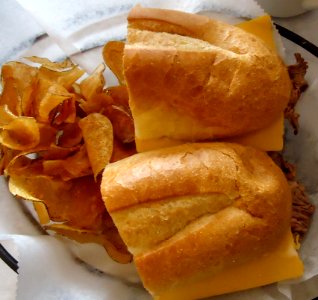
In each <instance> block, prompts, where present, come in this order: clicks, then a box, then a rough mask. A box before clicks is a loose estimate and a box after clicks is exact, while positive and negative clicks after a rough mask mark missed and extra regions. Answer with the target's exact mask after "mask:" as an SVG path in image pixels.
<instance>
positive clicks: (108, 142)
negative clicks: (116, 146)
mask: <svg viewBox="0 0 318 300" xmlns="http://www.w3.org/2000/svg"><path fill="white" fill-rule="evenodd" d="M79 127H80V128H81V130H82V133H83V138H84V141H85V145H86V149H87V153H88V158H89V161H90V163H91V166H92V169H93V173H94V177H95V178H96V177H97V175H98V174H99V173H100V172H101V171H102V170H103V169H104V168H105V166H106V165H107V164H108V163H109V160H110V158H111V156H112V152H113V127H112V123H111V122H110V121H109V119H108V118H107V117H105V116H104V115H102V114H99V113H93V114H90V115H88V116H87V117H85V118H83V119H81V120H80V121H79Z"/></svg>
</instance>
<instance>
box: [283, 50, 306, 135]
mask: <svg viewBox="0 0 318 300" xmlns="http://www.w3.org/2000/svg"><path fill="white" fill-rule="evenodd" d="M295 58H296V64H294V65H290V66H288V73H289V77H290V79H291V82H292V91H291V95H290V99H289V102H288V106H287V107H286V109H285V118H286V119H287V120H288V121H289V122H290V124H291V126H292V127H293V128H294V133H295V134H297V133H298V128H299V124H298V118H299V114H298V113H296V111H295V106H296V104H297V102H298V100H299V98H300V96H301V94H302V93H303V92H304V91H305V90H306V88H307V87H308V84H307V81H306V80H305V74H306V72H307V69H308V64H307V62H306V61H305V60H304V59H303V58H302V57H301V55H300V54H299V53H295Z"/></svg>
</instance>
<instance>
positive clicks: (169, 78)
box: [123, 6, 291, 152]
mask: <svg viewBox="0 0 318 300" xmlns="http://www.w3.org/2000/svg"><path fill="white" fill-rule="evenodd" d="M240 27H242V28H243V29H242V28H238V27H235V26H232V25H229V24H226V23H223V22H220V21H217V20H212V19H209V18H208V17H205V16H199V15H193V14H187V13H183V12H178V11H171V10H162V9H150V8H142V7H140V6H136V7H135V8H134V9H132V11H131V12H130V14H129V16H128V35H127V43H126V45H125V48H124V57H123V66H124V76H125V81H126V84H127V87H128V92H129V102H130V103H129V104H130V108H131V111H132V115H133V118H134V124H135V139H136V145H137V150H138V151H139V152H142V151H146V150H151V149H157V148H161V147H165V146H172V145H176V144H182V143H184V142H195V141H206V140H220V139H222V140H227V141H235V142H238V143H242V144H246V145H252V146H255V147H258V148H260V149H262V150H265V151H275V150H281V149H282V147H283V112H284V109H285V108H286V106H287V103H288V100H289V97H290V92H291V83H290V79H289V76H288V72H287V68H286V66H285V65H284V63H283V61H282V60H281V58H280V57H279V55H278V54H277V52H276V50H275V43H274V40H273V34H272V24H271V21H270V18H269V17H268V16H264V17H261V18H259V19H257V20H252V21H250V22H249V23H244V24H241V25H240ZM248 31H250V32H252V33H253V34H252V33H249V32H248Z"/></svg>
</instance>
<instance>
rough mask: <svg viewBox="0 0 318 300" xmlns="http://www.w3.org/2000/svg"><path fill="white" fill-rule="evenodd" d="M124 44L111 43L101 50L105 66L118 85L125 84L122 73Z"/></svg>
mask: <svg viewBox="0 0 318 300" xmlns="http://www.w3.org/2000/svg"><path fill="white" fill-rule="evenodd" d="M124 47H125V43H124V42H119V41H111V42H108V43H107V44H106V45H105V46H104V48H103V58H104V61H105V63H106V65H107V66H108V67H109V68H110V69H111V70H112V72H113V73H114V74H115V76H116V77H117V79H118V81H119V83H120V84H125V77H124V72H123V56H124Z"/></svg>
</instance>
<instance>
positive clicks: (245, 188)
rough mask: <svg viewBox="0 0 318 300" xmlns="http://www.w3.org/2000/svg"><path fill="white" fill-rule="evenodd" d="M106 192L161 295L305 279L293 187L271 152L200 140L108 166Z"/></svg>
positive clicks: (190, 295) (141, 269) (149, 285)
mask: <svg viewBox="0 0 318 300" xmlns="http://www.w3.org/2000/svg"><path fill="white" fill-rule="evenodd" d="M101 192H102V197H103V200H104V202H105V205H106V208H107V210H108V212H109V213H110V215H111V217H112V218H113V220H114V223H115V225H116V226H117V228H118V230H119V233H120V235H121V237H122V239H123V241H124V242H125V243H126V245H127V247H128V249H129V251H130V252H131V253H132V254H133V256H134V262H135V264H136V267H137V270H138V273H139V275H140V277H141V279H142V281H143V284H144V286H145V288H146V289H147V290H148V291H149V292H150V293H151V294H152V296H153V297H154V298H155V299H174V300H175V299H198V298H204V297H208V296H213V295H219V294H224V293H230V292H234V291H239V290H245V289H249V288H253V287H258V286H263V285H266V284H270V283H273V282H277V281H281V280H285V279H290V278H295V277H299V276H301V275H302V274H303V264H302V262H301V260H300V258H299V257H298V254H297V251H296V250H295V247H294V242H293V238H292V235H291V231H290V222H291V192H290V189H289V186H288V183H287V181H286V179H285V176H284V174H283V173H282V171H281V170H280V169H279V168H278V167H277V166H276V165H275V163H274V162H273V161H272V160H271V159H270V158H269V157H268V156H267V154H266V153H264V152H262V151H260V150H257V149H255V148H252V147H246V146H241V145H238V144H233V143H202V144H201V143H193V144H183V145H179V146H175V147H169V148H163V149H160V150H154V151H148V152H144V153H138V154H136V155H133V156H131V157H128V158H126V159H123V160H120V161H118V162H115V163H112V164H109V165H108V166H106V168H105V170H104V173H103V179H102V184H101Z"/></svg>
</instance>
